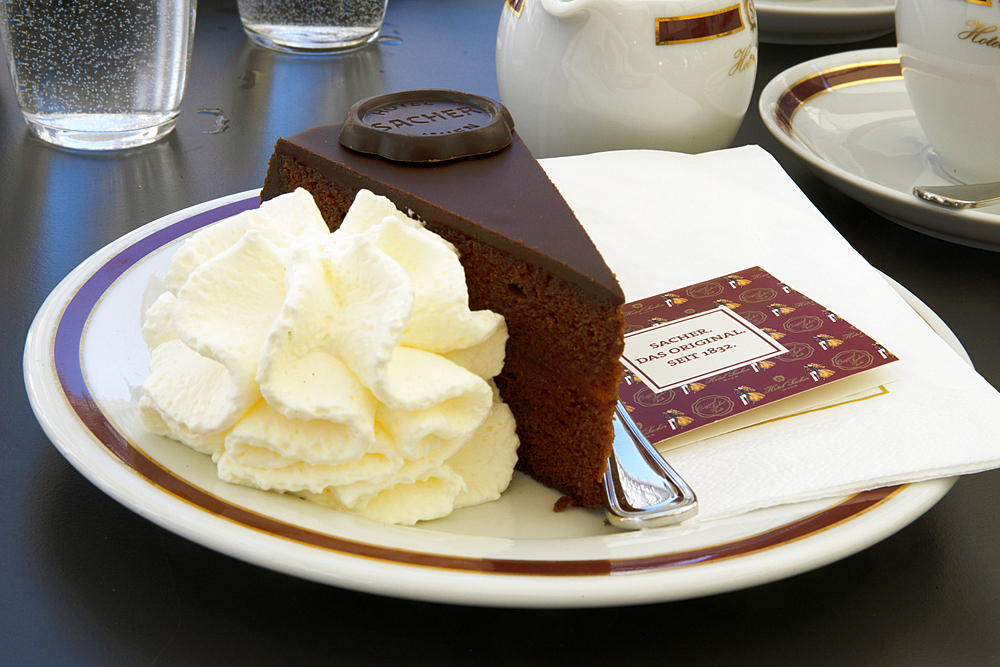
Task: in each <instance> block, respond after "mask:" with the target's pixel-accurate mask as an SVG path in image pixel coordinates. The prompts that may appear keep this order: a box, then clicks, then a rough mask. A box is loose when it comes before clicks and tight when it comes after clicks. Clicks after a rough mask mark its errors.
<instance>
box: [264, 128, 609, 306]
mask: <svg viewBox="0 0 1000 667" xmlns="http://www.w3.org/2000/svg"><path fill="white" fill-rule="evenodd" d="M340 129H341V125H327V126H322V127H315V128H312V129H309V130H306V131H304V132H300V133H298V134H296V135H294V136H293V137H290V138H289V139H288V140H285V139H279V140H278V143H277V145H276V147H275V150H276V151H277V152H280V153H284V154H287V155H291V156H294V157H295V158H296V159H298V160H299V161H301V162H302V163H304V164H306V165H308V166H309V167H311V168H313V169H315V170H316V171H317V172H318V173H319V175H321V176H323V177H325V178H328V179H332V180H335V181H337V182H340V183H344V184H345V185H348V186H350V187H352V188H354V189H360V188H366V189H368V190H371V191H372V192H374V193H376V194H385V192H384V190H385V184H387V183H390V184H392V188H393V189H394V190H396V191H397V192H398V197H390V199H393V200H394V201H396V200H397V198H398V201H397V204H400V203H402V204H404V205H405V207H406V208H409V209H410V211H409V212H412V213H414V214H416V217H418V218H420V219H425V220H427V219H439V218H440V217H441V213H442V209H443V210H444V211H445V212H448V213H451V214H453V215H454V217H453V219H451V220H448V221H447V223H448V224H450V225H453V226H454V227H455V228H456V229H458V230H459V231H462V232H463V233H465V234H467V235H469V236H471V237H473V238H476V239H480V240H482V241H483V242H485V243H487V244H488V245H492V246H495V247H497V248H499V249H501V250H503V251H505V252H509V253H512V254H514V255H515V256H517V257H518V258H519V259H521V260H523V261H524V262H526V263H528V264H532V265H536V266H539V267H541V268H544V269H545V270H547V271H551V272H552V273H553V274H554V275H557V276H559V277H560V278H562V279H563V280H566V281H567V282H570V283H572V284H574V285H577V286H578V287H580V288H581V289H583V290H585V291H588V292H593V293H594V294H595V295H599V296H603V297H605V298H607V299H610V300H611V301H612V302H614V303H616V304H622V303H624V302H625V296H624V294H623V293H622V289H621V287H620V286H619V285H618V281H617V280H615V276H614V273H612V271H611V269H609V268H608V266H607V264H605V262H604V258H602V257H601V254H600V253H599V252H598V251H597V248H596V247H594V244H593V242H592V241H591V240H590V238H589V237H588V236H587V235H586V233H584V232H583V229H582V227H580V223H579V222H578V221H577V219H576V216H575V215H574V214H573V211H572V210H571V209H570V208H569V206H568V205H567V204H566V201H565V200H564V199H563V198H562V196H561V195H560V194H559V192H558V190H556V188H555V186H554V185H552V182H551V181H550V180H549V179H548V176H546V175H545V172H544V171H543V170H542V168H541V166H540V165H539V164H538V162H537V161H536V160H535V159H534V157H532V156H531V153H530V151H528V149H527V147H526V146H525V145H524V143H523V142H522V141H521V139H520V138H519V137H518V136H517V133H516V132H514V133H513V140H512V141H511V144H510V145H509V146H508V147H507V148H504V149H502V150H500V151H498V152H495V153H491V154H489V155H486V156H482V157H468V158H461V159H458V160H452V161H449V162H435V163H429V164H425V163H408V162H393V161H390V160H386V159H383V158H380V157H377V156H373V155H367V154H364V153H358V152H356V151H352V150H350V149H348V148H345V147H343V146H342V145H341V144H340V141H339V135H340ZM532 172H537V173H532ZM456 184H458V185H456ZM278 194H280V192H277V191H273V192H272V191H269V189H268V186H267V182H265V187H264V190H263V191H262V192H261V196H262V197H263V198H264V199H270V198H272V197H274V196H276V195H278ZM568 225H571V226H572V229H573V233H567V230H566V226H568Z"/></svg>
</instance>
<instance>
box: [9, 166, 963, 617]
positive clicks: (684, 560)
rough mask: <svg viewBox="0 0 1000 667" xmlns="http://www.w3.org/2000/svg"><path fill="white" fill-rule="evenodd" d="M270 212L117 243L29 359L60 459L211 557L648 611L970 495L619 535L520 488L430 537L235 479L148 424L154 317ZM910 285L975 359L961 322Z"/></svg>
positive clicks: (411, 585)
mask: <svg viewBox="0 0 1000 667" xmlns="http://www.w3.org/2000/svg"><path fill="white" fill-rule="evenodd" d="M564 159H565V158H564ZM591 159H592V158H591ZM257 202H258V199H257V191H250V192H244V193H240V194H237V195H231V196H229V197H224V198H222V199H219V200H216V201H212V202H208V203H205V204H202V205H199V206H195V207H193V208H191V209H187V210H184V211H180V212H177V213H174V214H172V215H168V216H166V217H165V218H162V219H160V220H158V221H155V222H152V223H149V224H148V225H145V226H143V227H141V228H139V229H137V230H135V231H133V232H131V233H129V234H127V235H125V236H123V237H122V238H121V239H118V240H117V241H115V242H113V243H111V244H110V245H108V246H107V247H105V248H104V249H102V250H101V251H99V252H97V253H95V254H94V255H93V256H92V257H90V258H89V259H88V260H87V261H85V262H84V263H83V264H81V265H80V266H79V267H77V268H76V269H75V270H74V271H73V272H72V273H70V275H69V276H67V277H66V278H65V279H64V280H63V281H62V282H61V283H60V284H59V286H58V287H56V289H55V290H54V291H53V292H52V294H51V295H50V296H49V297H48V298H47V299H46V301H45V303H44V304H43V305H42V307H41V309H40V310H39V312H38V315H37V316H36V318H35V320H34V323H33V324H32V327H31V330H30V331H29V333H28V338H27V343H26V345H25V352H24V377H25V384H26V387H27V391H28V396H29V398H30V400H31V405H32V408H33V409H34V411H35V414H36V415H37V417H38V419H39V422H40V423H41V425H42V427H43V428H44V429H45V432H46V434H47V435H48V436H49V438H50V439H51V440H52V442H53V443H54V444H55V446H56V447H57V448H58V449H59V451H61V452H62V453H63V455H64V456H66V458H67V459H68V460H69V461H70V463H71V464H72V465H73V466H74V467H76V468H77V470H79V471H80V472H81V473H82V474H83V475H85V476H86V477H87V478H88V479H90V480H91V481H92V482H93V483H94V484H96V485H97V486H98V487H99V488H101V489H102V490H104V491H105V492H106V493H108V494H109V495H110V496H111V497H113V498H115V499H116V500H118V501H119V502H121V503H122V504H124V505H125V506H127V507H129V508H131V509H133V510H134V511H135V512H137V513H138V514H140V515H141V516H143V517H146V518H148V519H149V520H150V521H153V522H155V523H157V524H158V525H160V526H163V527H164V528H166V529H167V530H170V531H173V532H175V533H177V534H178V535H182V536H184V537H186V538H188V539H190V540H192V541H194V542H197V543H199V544H202V545H204V546H206V547H209V548H212V549H216V550H218V551H220V552H222V553H225V554H229V555H231V556H233V557H235V558H240V559H242V560H245V561H248V562H251V563H255V564H257V565H260V566H262V567H267V568H271V569H274V570H277V571H280V572H286V573H288V574H292V575H294V576H298V577H303V578H306V579H310V580H313V581H318V582H323V583H327V584H332V585H335V586H341V587H344V588H350V589H355V590H360V591H366V592H370V593H376V594H380V595H391V596H398V597H404V598H412V599H418V600H427V601H435V602H451V603H462V604H472V605H490V606H519V607H586V606H609V605H623V604H639V603H647V602H662V601H666V600H677V599H683V598H692V597H698V596H702V595H711V594H715V593H720V592H724V591H731V590H736V589H739V588H745V587H748V586H753V585H756V584H761V583H765V582H769V581H776V580H778V579H782V578H784V577H789V576H793V575H795V574H799V573H801V572H805V571H807V570H810V569H813V568H816V567H820V566H822V565H825V564H827V563H830V562H833V561H835V560H837V559H839V558H843V557H845V556H847V555H850V554H852V553H855V552H857V551H860V550H861V549H864V548H866V547H868V546H870V545H872V544H874V543H876V542H878V541H879V540H881V539H883V538H885V537H886V536H888V535H891V534H892V533H894V532H896V531H897V530H899V529H900V528H902V527H903V526H906V525H907V524H909V523H910V522H911V521H913V520H914V519H916V518H917V517H919V516H920V515H921V514H923V513H924V512H925V511H927V510H928V509H929V508H930V507H932V506H933V505H934V504H935V503H936V502H937V501H938V500H940V499H941V498H942V497H943V496H944V495H945V494H946V493H947V492H948V490H949V489H950V488H951V486H952V485H953V484H954V482H955V479H954V478H949V479H933V480H928V481H924V482H919V483H914V484H909V485H904V486H901V487H893V488H884V489H875V490H872V491H866V492H862V493H858V494H854V495H851V496H848V497H841V498H830V499H826V500H819V501H813V502H807V503H794V504H786V505H781V506H777V507H772V508H768V509H763V510H757V511H754V512H750V513H747V514H743V515H740V516H736V517H732V518H729V519H719V520H714V521H699V520H697V519H695V520H692V521H691V522H688V523H685V524H682V525H680V526H668V527H664V528H652V529H648V530H643V531H618V530H616V529H614V528H612V527H611V526H609V525H608V524H607V523H606V522H605V521H604V513H603V512H602V511H599V510H582V509H571V510H567V511H564V512H558V513H556V512H553V511H552V507H553V505H554V504H555V502H556V500H557V499H558V498H559V494H558V493H557V492H555V491H553V490H551V489H547V488H545V487H542V486H541V485H540V484H538V483H536V482H534V481H532V480H530V479H528V478H527V477H525V476H523V475H521V474H520V473H518V474H517V475H516V476H515V479H514V482H513V483H512V485H511V487H510V488H509V489H508V490H507V491H506V492H505V493H504V495H503V497H502V498H501V499H500V500H499V501H497V502H495V503H487V504H486V505H481V506H478V507H470V508H465V509H462V510H458V511H457V512H455V513H454V514H452V515H451V516H449V517H447V518H444V519H438V520H436V521H428V522H424V523H422V524H418V525H417V526H415V527H404V526H383V525H380V524H375V523H372V522H369V521H365V520H363V519H359V518H356V517H351V516H349V515H346V514H343V513H340V512H335V511H333V510H329V509H325V508H322V507H320V506H318V505H313V504H311V503H307V502H305V501H303V500H299V499H297V498H293V497H290V496H282V495H279V494H275V493H268V492H265V491H259V490H256V489H250V488H246V487H238V486H234V485H230V484H226V483H224V482H221V481H219V479H218V476H217V474H216V470H215V466H214V464H212V462H211V459H210V458H209V457H207V456H204V455H201V454H198V453H196V452H195V451H194V450H192V449H189V448H187V447H184V446H183V445H180V444H179V443H176V442H173V441H171V440H167V439H165V438H161V437H159V436H155V435H153V434H152V433H150V432H148V431H146V430H145V429H144V428H142V426H141V424H140V423H139V420H138V417H137V414H136V409H135V402H136V401H137V396H138V394H139V391H140V390H139V385H140V383H141V382H142V380H143V378H144V377H145V375H146V373H147V368H148V361H149V353H148V350H147V349H146V346H145V343H144V342H143V340H142V335H141V330H140V320H141V312H142V305H141V304H142V302H143V299H144V296H148V292H147V289H148V288H149V286H150V285H151V284H152V285H154V286H155V285H156V280H155V277H156V276H161V275H162V273H163V272H164V271H165V268H166V265H167V263H168V262H169V259H170V257H171V256H172V255H173V252H174V250H175V249H176V248H177V246H178V244H179V243H181V242H182V241H183V239H184V238H185V237H186V235H188V234H189V233H191V232H193V231H194V230H197V229H200V228H201V227H203V226H205V225H207V224H210V223H212V222H214V221H216V220H220V219H222V218H224V217H227V216H229V215H233V214H235V213H236V212H238V211H240V210H243V209H246V208H251V207H254V206H256V205H257ZM614 205H615V202H613V201H612V202H609V206H614ZM776 205H781V204H780V201H779V202H776ZM890 282H891V281H890ZM893 286H894V287H895V288H896V289H897V290H899V291H900V293H901V294H902V295H903V297H904V298H905V299H906V300H907V301H908V302H909V303H910V304H911V305H912V306H913V307H914V308H915V309H916V310H917V311H918V312H919V313H920V314H921V315H922V316H923V317H924V319H926V321H927V322H928V323H930V324H931V325H932V326H933V327H934V329H935V331H937V332H938V333H939V334H940V335H941V336H942V337H943V338H944V339H945V340H946V341H948V342H949V343H950V344H951V345H952V346H953V347H954V348H955V349H956V351H959V352H960V353H961V352H962V350H961V345H960V343H959V342H958V340H957V339H956V338H955V337H954V335H953V334H952V333H951V332H950V331H949V330H948V328H947V326H946V325H945V324H944V322H942V321H941V320H940V319H939V318H937V317H936V316H935V315H934V313H933V312H931V311H930V310H929V309H928V308H927V307H926V306H925V305H924V304H922V303H920V302H919V301H918V300H916V298H915V297H913V295H911V294H909V293H907V292H906V291H905V290H903V288H902V287H900V286H898V285H895V284H894V285H893Z"/></svg>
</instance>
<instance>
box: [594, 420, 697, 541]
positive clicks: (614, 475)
mask: <svg viewBox="0 0 1000 667" xmlns="http://www.w3.org/2000/svg"><path fill="white" fill-rule="evenodd" d="M614 428H615V441H614V448H613V450H612V453H611V456H610V457H608V470H607V472H605V473H604V507H605V510H606V512H607V516H608V521H610V522H611V524H612V525H614V526H617V527H619V528H627V529H631V530H638V529H640V528H653V527H657V526H667V525H671V524H675V523H680V522H681V521H683V520H685V519H688V518H690V517H692V516H694V515H695V514H696V513H697V512H698V499H697V497H696V496H695V494H694V491H693V490H692V489H691V487H690V486H688V485H687V482H685V481H684V480H683V479H682V478H681V476H680V475H678V474H677V472H676V471H675V470H674V469H673V468H671V467H670V465H669V464H667V462H666V461H665V460H663V457H662V456H660V453H659V452H657V451H656V449H654V448H653V446H652V445H651V444H650V443H649V440H647V439H646V437H645V436H644V435H643V434H642V433H641V432H640V431H639V427H638V426H636V424H635V422H634V421H632V418H631V417H630V416H629V414H628V410H626V409H625V405H624V404H623V403H622V402H621V401H618V406H617V407H616V409H615V418H614Z"/></svg>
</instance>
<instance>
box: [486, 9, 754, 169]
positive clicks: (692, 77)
mask: <svg viewBox="0 0 1000 667" xmlns="http://www.w3.org/2000/svg"><path fill="white" fill-rule="evenodd" d="M496 65H497V83H498V84H499V88H500V100H501V102H503V104H504V105H505V106H506V107H507V108H508V109H509V110H510V112H511V114H512V115H513V117H514V122H515V124H516V125H515V127H516V129H517V131H518V133H519V134H520V135H521V137H522V139H524V141H525V143H526V144H527V145H528V148H530V149H531V151H532V152H533V153H534V154H535V156H536V157H552V156H557V155H578V154H583V153H593V152H597V151H604V150H616V149H625V148H654V149H662V150H671V151H680V152H685V153H698V152H703V151H709V150H715V149H719V148H725V147H727V146H729V145H730V143H732V140H733V138H734V137H735V136H736V132H737V130H738V129H739V126H740V123H741V122H742V120H743V116H744V115H745V114H746V111H747V107H748V106H749V104H750V97H751V95H752V93H753V84H754V77H755V76H756V72H757V17H756V12H755V11H754V6H753V0H506V1H505V4H504V7H503V9H502V10H501V17H500V25H499V28H498V30H497V51H496Z"/></svg>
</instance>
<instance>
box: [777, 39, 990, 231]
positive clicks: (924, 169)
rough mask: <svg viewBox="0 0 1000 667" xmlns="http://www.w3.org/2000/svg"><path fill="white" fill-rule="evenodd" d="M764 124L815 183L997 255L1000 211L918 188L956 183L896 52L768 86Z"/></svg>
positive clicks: (827, 63) (830, 63)
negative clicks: (960, 204) (925, 127)
mask: <svg viewBox="0 0 1000 667" xmlns="http://www.w3.org/2000/svg"><path fill="white" fill-rule="evenodd" d="M760 114H761V117H762V118H763V119H764V124H765V125H766V126H767V128H768V129H769V130H770V131H771V133H772V134H774V136H775V137H777V138H778V140H780V141H781V142H782V143H783V144H784V145H785V146H787V147H788V148H789V149H790V150H792V151H793V152H794V153H796V154H797V155H798V156H799V157H801V158H802V159H803V160H805V161H806V163H807V164H808V166H809V167H810V168H811V169H812V170H813V171H814V172H815V173H816V175H817V176H819V177H820V178H822V179H823V180H825V181H826V182H828V183H829V184H830V185H832V186H833V187H835V188H837V189H839V190H841V191H842V192H844V193H845V194H847V195H849V196H850V197H852V198H854V199H856V200H858V201H859V202H861V203H862V204H864V205H865V206H868V207H869V208H871V209H873V210H874V211H876V212H878V213H879V214H881V215H883V216H885V217H886V218H888V219H890V220H892V221H894V222H897V223H899V224H901V225H903V226H905V227H909V228H911V229H914V230H916V231H919V232H922V233H924V234H928V235H930V236H934V237H937V238H941V239H945V240H947V241H953V242H955V243H961V244H963V245H968V246H973V247H976V248H985V249H989V250H1000V205H997V206H989V207H984V208H980V209H975V210H953V209H949V208H945V207H942V206H938V205H936V204H931V203H929V202H925V201H922V200H920V199H917V197H915V196H914V195H913V186H914V185H942V184H948V183H955V181H954V180H953V179H950V178H948V177H947V176H946V175H945V174H944V172H943V171H942V170H941V168H940V166H939V164H938V159H937V156H936V155H935V154H934V151H933V150H932V149H931V148H930V146H929V145H928V143H927V138H926V137H925V136H924V133H923V131H922V130H921V129H920V126H919V124H918V123H917V120H916V117H915V116H914V113H913V108H912V107H911V105H910V100H909V97H908V96H907V94H906V88H905V86H904V84H903V78H902V74H901V73H900V70H899V56H898V53H897V51H896V48H895V47H891V48H882V49H866V50H863V51H849V52H846V53H838V54H835V55H831V56H826V57H823V58H817V59H816V60H811V61H809V62H805V63H802V64H800V65H796V66H795V67H792V68H790V69H788V70H786V71H784V72H783V73H781V74H780V75H778V76H777V77H775V78H774V79H773V80H772V81H771V82H770V83H768V84H767V86H765V88H764V91H763V92H762V93H761V97H760Z"/></svg>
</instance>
